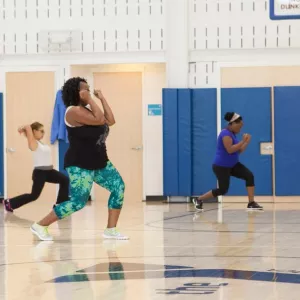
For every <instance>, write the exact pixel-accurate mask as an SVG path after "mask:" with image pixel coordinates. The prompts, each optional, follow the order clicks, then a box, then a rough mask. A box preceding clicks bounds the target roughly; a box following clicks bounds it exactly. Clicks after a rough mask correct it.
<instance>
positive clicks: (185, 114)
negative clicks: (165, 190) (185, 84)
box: [177, 89, 192, 196]
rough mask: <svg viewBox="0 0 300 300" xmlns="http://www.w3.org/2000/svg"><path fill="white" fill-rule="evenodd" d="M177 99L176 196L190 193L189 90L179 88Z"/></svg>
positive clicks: (190, 134) (190, 130)
mask: <svg viewBox="0 0 300 300" xmlns="http://www.w3.org/2000/svg"><path fill="white" fill-rule="evenodd" d="M177 101H178V196H190V195H191V193H192V115H191V90H190V89H179V90H178V92H177Z"/></svg>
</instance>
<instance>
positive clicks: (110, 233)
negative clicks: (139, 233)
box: [94, 162, 128, 239]
mask: <svg viewBox="0 0 300 300" xmlns="http://www.w3.org/2000/svg"><path fill="white" fill-rule="evenodd" d="M94 180H95V182H96V183H97V184H99V185H100V186H102V187H104V188H105V189H107V190H108V191H110V197H109V199H108V221H107V229H106V230H105V232H104V237H105V238H114V239H128V237H126V236H123V235H122V234H121V233H120V232H118V231H117V229H116V227H117V223H118V220H119V216H120V213H121V209H122V207H123V201H124V191H125V184H124V181H123V179H122V177H121V175H120V174H119V172H118V171H117V169H116V168H115V167H114V166H113V164H112V163H111V162H108V163H107V166H106V168H104V169H101V170H97V171H96V173H95V179H94Z"/></svg>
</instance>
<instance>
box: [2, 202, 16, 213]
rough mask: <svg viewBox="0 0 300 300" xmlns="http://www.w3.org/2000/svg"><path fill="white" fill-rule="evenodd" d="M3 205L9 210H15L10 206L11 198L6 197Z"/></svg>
mask: <svg viewBox="0 0 300 300" xmlns="http://www.w3.org/2000/svg"><path fill="white" fill-rule="evenodd" d="M2 203H3V205H4V208H5V210H6V211H7V212H13V211H14V210H13V209H12V208H11V206H10V202H9V199H4V200H3V201H2Z"/></svg>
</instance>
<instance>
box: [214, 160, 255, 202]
mask: <svg viewBox="0 0 300 300" xmlns="http://www.w3.org/2000/svg"><path fill="white" fill-rule="evenodd" d="M213 171H214V173H215V175H216V176H217V179H218V183H219V188H218V189H214V190H212V194H213V196H214V197H217V196H221V195H225V194H226V193H227V192H228V189H229V185H230V176H233V177H236V178H240V179H243V180H245V181H246V186H247V187H250V186H254V176H253V173H252V172H251V171H250V170H249V169H248V168H246V167H245V166H244V165H243V164H241V163H237V164H236V165H235V166H234V167H233V168H226V167H220V166H216V165H213Z"/></svg>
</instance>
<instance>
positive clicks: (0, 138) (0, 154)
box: [0, 93, 4, 198]
mask: <svg viewBox="0 0 300 300" xmlns="http://www.w3.org/2000/svg"><path fill="white" fill-rule="evenodd" d="M0 119H1V123H0V198H1V197H4V131H3V94H2V93H0Z"/></svg>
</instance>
